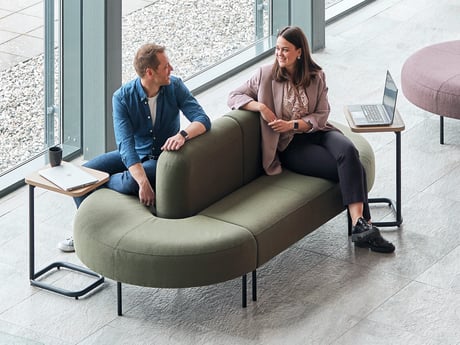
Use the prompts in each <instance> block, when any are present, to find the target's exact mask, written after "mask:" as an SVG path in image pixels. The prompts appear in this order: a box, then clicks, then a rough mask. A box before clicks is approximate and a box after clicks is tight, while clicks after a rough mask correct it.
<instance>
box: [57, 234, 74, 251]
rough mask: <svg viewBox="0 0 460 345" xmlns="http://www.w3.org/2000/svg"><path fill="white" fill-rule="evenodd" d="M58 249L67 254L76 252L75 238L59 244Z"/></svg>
mask: <svg viewBox="0 0 460 345" xmlns="http://www.w3.org/2000/svg"><path fill="white" fill-rule="evenodd" d="M57 247H58V248H59V249H60V250H62V251H63V252H66V253H70V252H74V251H75V247H74V246H73V237H69V238H66V239H65V240H64V241H61V242H59V243H58V246H57Z"/></svg>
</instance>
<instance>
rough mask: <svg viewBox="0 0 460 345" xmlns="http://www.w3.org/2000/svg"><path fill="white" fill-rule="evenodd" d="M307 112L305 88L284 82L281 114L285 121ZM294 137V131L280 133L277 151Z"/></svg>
mask: <svg viewBox="0 0 460 345" xmlns="http://www.w3.org/2000/svg"><path fill="white" fill-rule="evenodd" d="M306 114H308V96H307V93H306V92H305V89H304V88H302V87H295V86H294V85H293V84H292V83H291V82H287V83H285V84H284V90H283V114H282V119H283V120H285V121H291V120H299V119H301V118H302V117H303V116H305V115H306ZM293 137H294V131H289V132H286V133H281V134H280V138H279V141H278V151H284V150H285V149H286V147H287V146H288V145H289V143H290V142H291V140H292V138H293Z"/></svg>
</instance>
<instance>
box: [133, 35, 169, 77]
mask: <svg viewBox="0 0 460 345" xmlns="http://www.w3.org/2000/svg"><path fill="white" fill-rule="evenodd" d="M165 50H166V48H165V47H164V46H160V45H158V44H153V43H147V44H144V45H142V46H141V47H140V48H139V50H138V51H137V53H136V56H135V57H134V62H133V65H134V69H135V70H136V73H137V75H138V76H139V77H141V78H142V77H143V76H144V75H145V71H146V70H147V68H152V69H154V70H156V69H157V67H158V65H159V64H160V61H159V60H158V57H157V54H158V53H164V51H165Z"/></svg>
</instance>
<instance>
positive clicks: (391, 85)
mask: <svg viewBox="0 0 460 345" xmlns="http://www.w3.org/2000/svg"><path fill="white" fill-rule="evenodd" d="M397 97H398V88H397V87H396V84H395V82H394V80H393V78H392V77H391V74H390V72H389V71H387V79H386V81H385V90H384V92H383V106H384V107H385V110H386V111H387V113H388V115H389V116H390V117H391V119H393V116H394V114H395V109H396V98H397Z"/></svg>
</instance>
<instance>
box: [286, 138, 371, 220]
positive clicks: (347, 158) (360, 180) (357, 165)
mask: <svg viewBox="0 0 460 345" xmlns="http://www.w3.org/2000/svg"><path fill="white" fill-rule="evenodd" d="M279 156H280V160H281V164H282V165H283V166H284V167H285V168H287V169H289V170H292V171H294V172H296V173H299V174H302V175H308V176H314V177H321V178H324V179H327V180H331V181H334V182H338V183H339V185H340V190H341V192H342V199H343V204H344V206H347V205H349V204H352V203H355V202H362V203H363V204H364V210H363V217H364V218H365V219H366V220H370V218H371V217H370V211H369V203H368V196H367V182H366V171H365V170H364V167H363V165H362V164H361V161H360V160H359V152H358V150H357V149H356V147H355V146H354V145H353V143H352V142H351V140H350V139H348V138H347V137H346V136H344V135H343V134H342V133H341V132H339V131H328V132H321V131H319V132H314V133H302V134H296V135H294V138H293V139H292V141H291V142H290V143H289V145H288V147H287V148H286V150H284V151H283V152H280V155H279Z"/></svg>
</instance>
